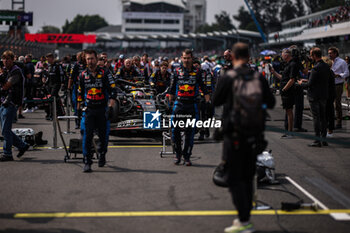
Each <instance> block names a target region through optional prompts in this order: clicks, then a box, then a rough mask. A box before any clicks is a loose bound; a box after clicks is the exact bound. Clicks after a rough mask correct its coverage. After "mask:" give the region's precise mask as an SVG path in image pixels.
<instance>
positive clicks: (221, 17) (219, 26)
mask: <svg viewBox="0 0 350 233" xmlns="http://www.w3.org/2000/svg"><path fill="white" fill-rule="evenodd" d="M215 20H216V22H215V23H213V24H211V25H209V24H203V25H201V26H200V27H198V28H197V29H196V32H199V33H206V32H212V31H228V30H231V29H233V24H232V20H231V18H230V15H229V14H228V13H227V12H226V11H221V13H220V14H216V15H215Z"/></svg>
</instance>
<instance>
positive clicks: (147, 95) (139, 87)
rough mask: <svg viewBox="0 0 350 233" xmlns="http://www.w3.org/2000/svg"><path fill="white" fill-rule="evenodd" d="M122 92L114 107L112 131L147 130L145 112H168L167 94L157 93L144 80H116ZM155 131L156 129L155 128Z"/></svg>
mask: <svg viewBox="0 0 350 233" xmlns="http://www.w3.org/2000/svg"><path fill="white" fill-rule="evenodd" d="M116 82H117V83H118V84H120V86H121V89H122V91H123V92H122V93H119V94H118V97H117V101H116V105H115V106H114V107H113V117H112V119H111V126H110V131H111V132H112V133H113V131H125V130H136V131H139V130H146V129H144V127H143V123H144V122H143V115H144V112H156V111H157V110H159V112H160V113H166V111H167V110H168V109H169V108H168V107H167V102H166V98H165V94H164V93H161V94H158V95H156V92H155V90H154V89H153V88H152V87H150V86H149V85H146V84H144V83H143V82H135V83H134V82H129V81H125V80H116ZM153 131H154V130H153Z"/></svg>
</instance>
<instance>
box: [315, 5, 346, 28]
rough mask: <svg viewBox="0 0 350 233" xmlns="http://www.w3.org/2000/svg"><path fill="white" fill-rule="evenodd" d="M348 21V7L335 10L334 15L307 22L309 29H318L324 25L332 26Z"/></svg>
mask: <svg viewBox="0 0 350 233" xmlns="http://www.w3.org/2000/svg"><path fill="white" fill-rule="evenodd" d="M349 19H350V6H348V5H347V6H341V7H339V8H338V9H337V11H336V12H335V13H332V14H329V15H326V16H325V17H323V18H320V19H316V20H314V21H311V22H309V28H313V27H320V26H324V25H330V26H331V25H332V24H335V23H340V22H344V21H348V20H349Z"/></svg>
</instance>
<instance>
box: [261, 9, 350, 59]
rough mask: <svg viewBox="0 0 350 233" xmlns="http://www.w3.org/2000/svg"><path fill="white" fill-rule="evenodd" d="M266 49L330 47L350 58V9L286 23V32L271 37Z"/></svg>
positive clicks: (314, 15) (323, 12)
mask: <svg viewBox="0 0 350 233" xmlns="http://www.w3.org/2000/svg"><path fill="white" fill-rule="evenodd" d="M268 38H269V42H268V43H262V44H261V46H262V47H265V48H272V49H280V48H284V47H286V46H288V45H292V44H298V45H300V46H304V47H312V46H315V45H317V46H319V47H321V48H323V49H324V50H325V49H327V48H328V46H330V45H335V46H337V47H339V48H342V50H341V52H342V53H343V54H342V55H344V56H345V55H348V54H350V45H349V44H350V43H349V42H350V7H349V6H338V7H334V8H330V9H327V10H324V11H320V12H315V13H313V14H310V15H305V16H302V17H299V18H295V19H292V20H289V21H286V22H284V23H282V30H281V31H278V32H272V33H270V34H269V35H268Z"/></svg>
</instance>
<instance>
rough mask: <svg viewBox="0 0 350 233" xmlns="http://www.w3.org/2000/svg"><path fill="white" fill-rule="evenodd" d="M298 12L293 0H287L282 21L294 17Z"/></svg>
mask: <svg viewBox="0 0 350 233" xmlns="http://www.w3.org/2000/svg"><path fill="white" fill-rule="evenodd" d="M296 13H297V9H296V7H295V6H294V5H293V3H292V1H291V0H286V1H285V3H284V5H283V6H282V9H281V21H282V22H284V21H287V20H290V19H294V18H295V16H296Z"/></svg>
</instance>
